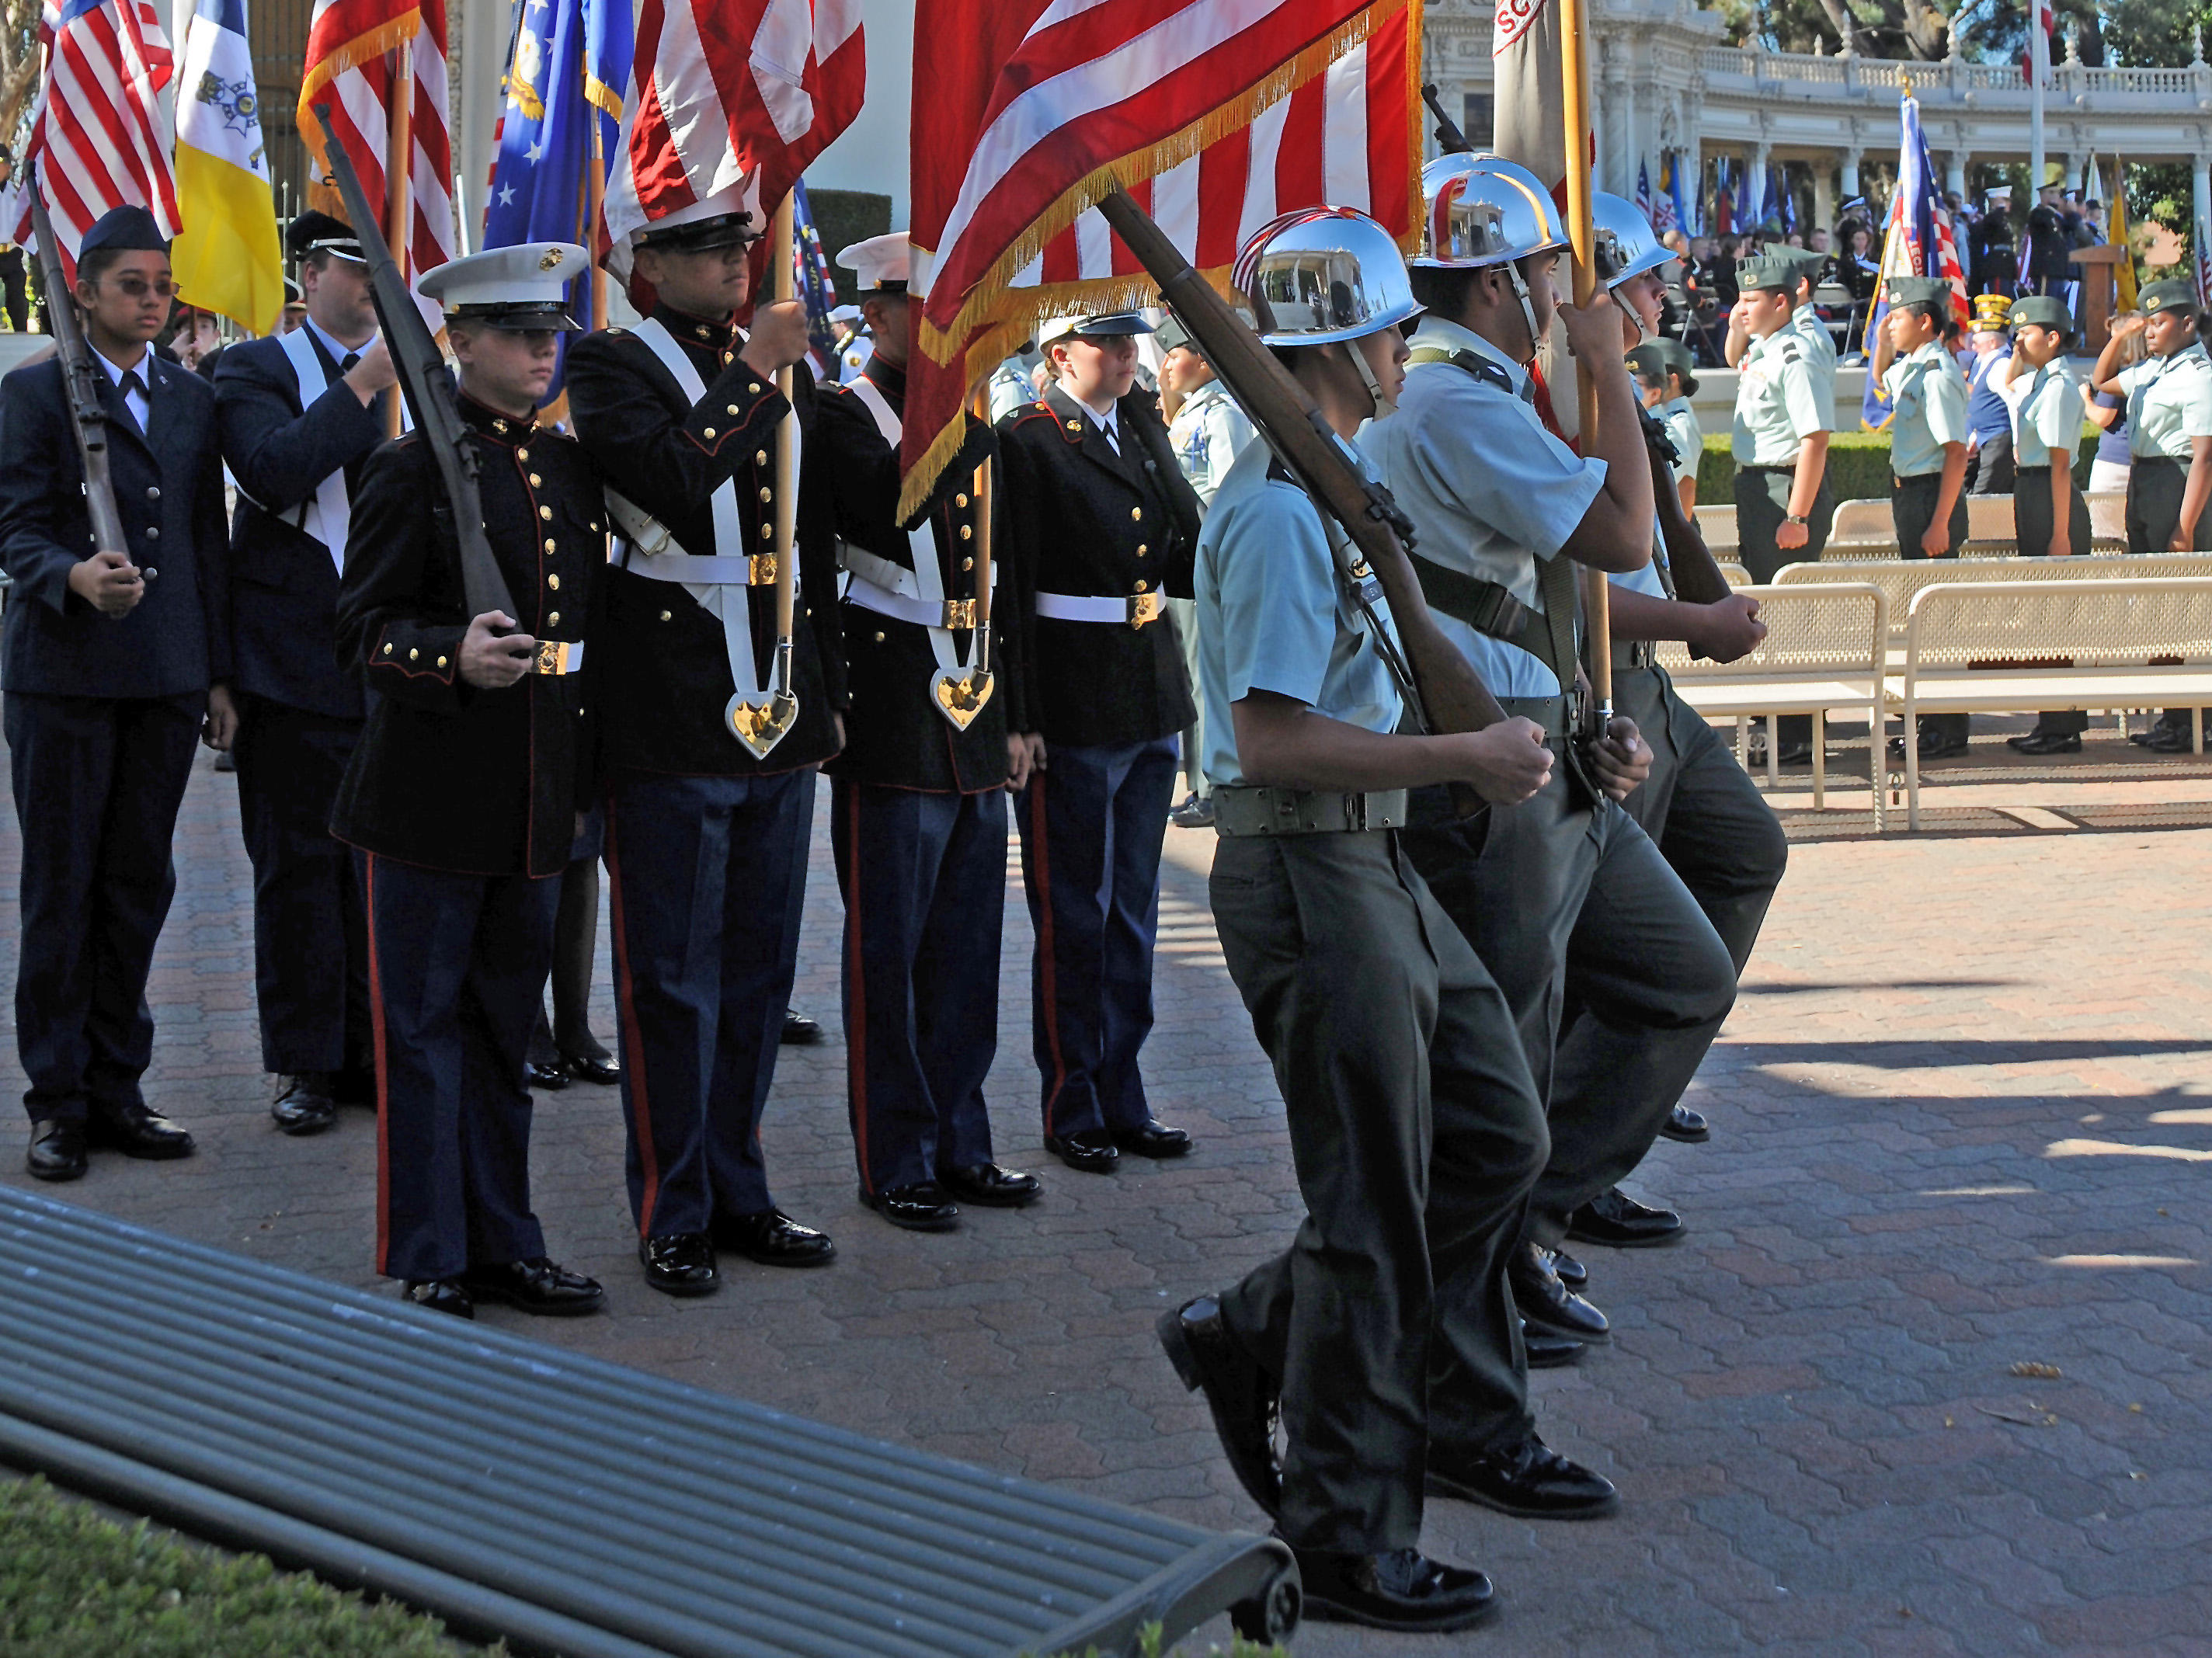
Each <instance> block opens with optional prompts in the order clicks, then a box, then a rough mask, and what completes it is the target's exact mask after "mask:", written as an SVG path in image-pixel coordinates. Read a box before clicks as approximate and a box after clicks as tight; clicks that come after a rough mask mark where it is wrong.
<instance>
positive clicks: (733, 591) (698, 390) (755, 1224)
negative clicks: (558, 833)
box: [568, 190, 844, 1296]
mask: <svg viewBox="0 0 2212 1658" xmlns="http://www.w3.org/2000/svg"><path fill="white" fill-rule="evenodd" d="M760 235H761V231H760V229H759V228H758V227H757V225H756V224H755V222H754V221H753V216H752V214H751V212H750V210H749V209H748V207H747V206H746V204H745V203H744V201H743V200H741V199H740V198H739V197H738V192H737V191H734V190H732V191H725V192H723V193H721V194H720V195H716V196H710V197H707V198H706V199H705V200H703V201H701V202H697V203H694V204H693V205H691V206H690V207H687V208H682V209H679V210H677V211H676V212H673V213H671V214H669V215H668V216H666V217H665V218H660V219H656V220H654V221H653V222H652V223H651V224H649V225H647V226H645V227H644V228H641V229H640V230H637V231H634V232H632V233H631V249H630V252H631V257H632V258H634V259H635V273H636V277H637V279H639V280H640V281H641V282H643V283H644V284H646V285H648V286H650V287H651V288H653V289H654V290H655V295H656V297H655V299H654V301H653V306H652V310H651V314H650V315H649V316H648V317H647V319H646V321H645V322H644V323H643V324H641V325H640V326H638V327H636V328H635V329H620V328H613V329H609V330H607V331H605V332H604V333H599V334H592V335H590V336H588V337H586V338H584V339H581V340H579V341H578V342H577V343H576V344H575V345H574V347H573V348H572V349H570V351H569V353H568V408H569V410H570V412H571V413H572V414H573V416H574V419H575V422H576V435H577V436H578V437H579V438H580V439H581V440H583V444H584V447H585V449H586V451H587V452H589V453H590V454H591V456H592V459H593V460H595V461H596V462H597V463H598V464H599V469H600V471H602V472H604V473H605V477H606V482H607V490H608V495H607V500H608V505H609V507H610V508H611V510H612V512H613V513H614V523H615V530H616V532H617V534H618V535H620V536H621V537H622V538H623V547H622V548H621V549H619V550H617V554H616V556H615V561H614V568H612V569H611V570H610V571H609V572H607V574H606V575H605V578H604V579H605V591H606V608H605V614H604V616H603V619H602V623H601V631H600V642H599V646H598V647H596V648H597V649H598V651H599V663H598V665H596V666H595V667H594V669H593V672H594V673H595V675H597V676H598V677H599V683H601V684H602V685H603V686H604V687H605V689H604V690H603V691H602V692H601V693H600V695H601V698H602V701H604V703H605V708H604V709H603V712H604V714H605V727H604V730H605V754H606V771H607V774H608V775H607V778H606V783H607V790H608V797H607V798H608V814H607V844H606V865H607V873H608V877H609V879H610V882H611V888H612V912H613V923H614V955H615V998H616V1003H617V1010H618V1018H617V1029H618V1031H619V1035H620V1041H621V1045H622V1084H623V1104H624V1106H625V1107H626V1108H627V1109H626V1110H625V1112H624V1114H623V1122H624V1126H625V1127H627V1129H628V1131H629V1199H630V1212H631V1213H632V1215H633V1216H634V1217H635V1219H636V1222H637V1231H638V1253H639V1258H640V1260H641V1261H642V1262H643V1264H644V1266H645V1274H646V1282H647V1283H648V1284H652V1285H653V1288H655V1289H657V1290H661V1291H666V1292H667V1293H669V1294H671V1295H679V1296H680V1295H701V1294H705V1293H707V1292H708V1291H713V1290H714V1288H715V1287H716V1286H717V1285H718V1284H720V1275H719V1272H718V1269H717V1268H716V1266H715V1263H714V1250H715V1248H716V1247H717V1246H719V1247H720V1248H728V1249H734V1250H736V1251H737V1252H738V1253H739V1254H743V1255H744V1256H745V1257H746V1258H747V1259H748V1260H756V1261H760V1262H763V1263H764V1264H766V1265H769V1266H815V1265H818V1264H820V1263H822V1262H823V1261H826V1260H829V1258H830V1256H831V1254H832V1253H833V1251H832V1246H831V1244H830V1242H829V1239H828V1238H827V1237H826V1236H823V1234H822V1233H820V1232H817V1231H816V1230H813V1229H811V1227H805V1226H801V1225H799V1224H798V1223H797V1222H795V1221H793V1219H792V1218H790V1217H789V1216H788V1215H786V1214H785V1213H784V1212H782V1211H781V1209H778V1208H777V1207H776V1206H775V1198H774V1197H772V1196H771V1195H770V1194H769V1185H768V1166H767V1163H766V1162H765V1161H764V1159H763V1157H762V1154H761V1144H760V1120H761V1108H762V1107H763V1106H764V1105H765V1104H766V1103H767V1102H768V1092H769V1084H771V1083H772V1082H773V1081H774V1080H775V1060H776V1044H777V1038H778V1035H779V1033H780V1030H781V1026H782V1024H783V1022H784V1015H785V1011H786V1010H787V1007H788V1005H789V1004H790V1000H791V981H792V976H793V972H794V971H795V969H797V966H798V960H799V911H800V904H801V902H802V899H803V896H804V894H805V883H806V849H807V842H808V839H809V836H810V835H811V832H812V829H813V823H814V776H815V770H816V768H817V767H818V766H819V765H820V764H821V762H823V761H824V760H826V759H828V758H829V756H831V755H833V754H835V753H836V751H837V749H838V747H839V744H840V743H841V741H842V738H841V734H840V731H839V722H838V710H839V709H840V708H842V705H843V702H844V671H843V665H842V662H841V661H840V659H839V653H838V650H837V640H836V628H837V616H836V610H837V607H836V603H835V601H834V598H833V595H834V594H835V592H836V568H835V567H834V566H829V565H818V564H817V565H816V566H814V567H813V568H806V569H804V570H802V571H801V572H799V576H800V587H799V598H798V612H797V615H796V617H795V623H796V625H795V628H794V632H795V634H796V637H795V638H794V639H793V641H792V642H793V689H794V693H795V695H796V696H797V698H798V701H799V710H798V714H797V717H796V719H795V720H794V721H793V724H792V726H791V727H790V729H789V730H787V732H785V733H784V734H783V737H782V738H781V741H779V742H778V743H776V744H775V746H774V747H773V748H771V749H770V750H769V751H768V753H767V755H766V756H765V757H761V758H756V757H755V756H754V755H753V753H752V751H751V750H749V749H748V748H747V747H746V746H745V744H744V743H742V742H740V741H739V740H738V736H737V733H736V732H735V730H734V729H733V728H732V725H731V723H730V720H729V718H728V715H727V713H726V711H727V710H728V709H729V708H730V707H731V704H732V701H734V699H735V698H736V697H737V696H738V694H739V693H740V692H742V693H743V694H744V695H745V696H746V697H747V698H748V699H760V698H763V697H764V695H765V693H766V691H767V689H768V687H769V685H770V684H771V683H773V680H774V676H775V652H776V637H775V544H774V537H775V447H776V434H777V431H778V429H779V428H781V425H782V423H783V419H784V416H785V415H786V414H787V413H788V412H789V410H790V409H791V404H789V403H787V402H786V401H785V400H784V398H783V394H782V393H781V392H778V391H777V390H776V386H775V374H776V371H777V370H778V369H780V368H784V367H790V366H791V365H793V364H796V363H798V362H799V361H800V360H801V359H802V358H803V357H805V355H806V349H807V341H806V308H805V307H804V306H802V305H799V304H798V303H797V302H795V301H790V302H786V303H784V304H781V305H763V306H762V307H759V309H758V310H757V312H756V313H754V317H753V325H752V331H751V332H750V334H747V333H746V332H745V331H744V330H743V329H740V328H739V327H738V325H737V313H738V309H739V307H742V306H743V305H744V303H745V301H746V298H747V296H748V292H749V289H750V273H749V272H748V270H747V268H746V263H745V261H746V257H747V252H748V249H749V248H750V246H751V244H752V243H754V242H755V241H757V240H759V239H760ZM794 391H795V392H796V393H797V395H798V397H799V401H800V403H801V405H802V407H804V406H805V404H807V403H808V402H809V401H811V382H810V381H809V380H808V379H807V376H806V374H805V370H804V369H803V368H802V369H801V370H800V371H799V376H798V379H797V381H796V382H795V385H794ZM824 551H825V552H826V551H827V549H826V548H825V549H824ZM817 641H819V642H817Z"/></svg>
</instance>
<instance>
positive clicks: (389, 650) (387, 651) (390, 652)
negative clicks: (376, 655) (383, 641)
mask: <svg viewBox="0 0 2212 1658" xmlns="http://www.w3.org/2000/svg"><path fill="white" fill-rule="evenodd" d="M384 653H385V654H386V656H390V655H391V654H392V647H391V646H389V645H386V647H384Z"/></svg>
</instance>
